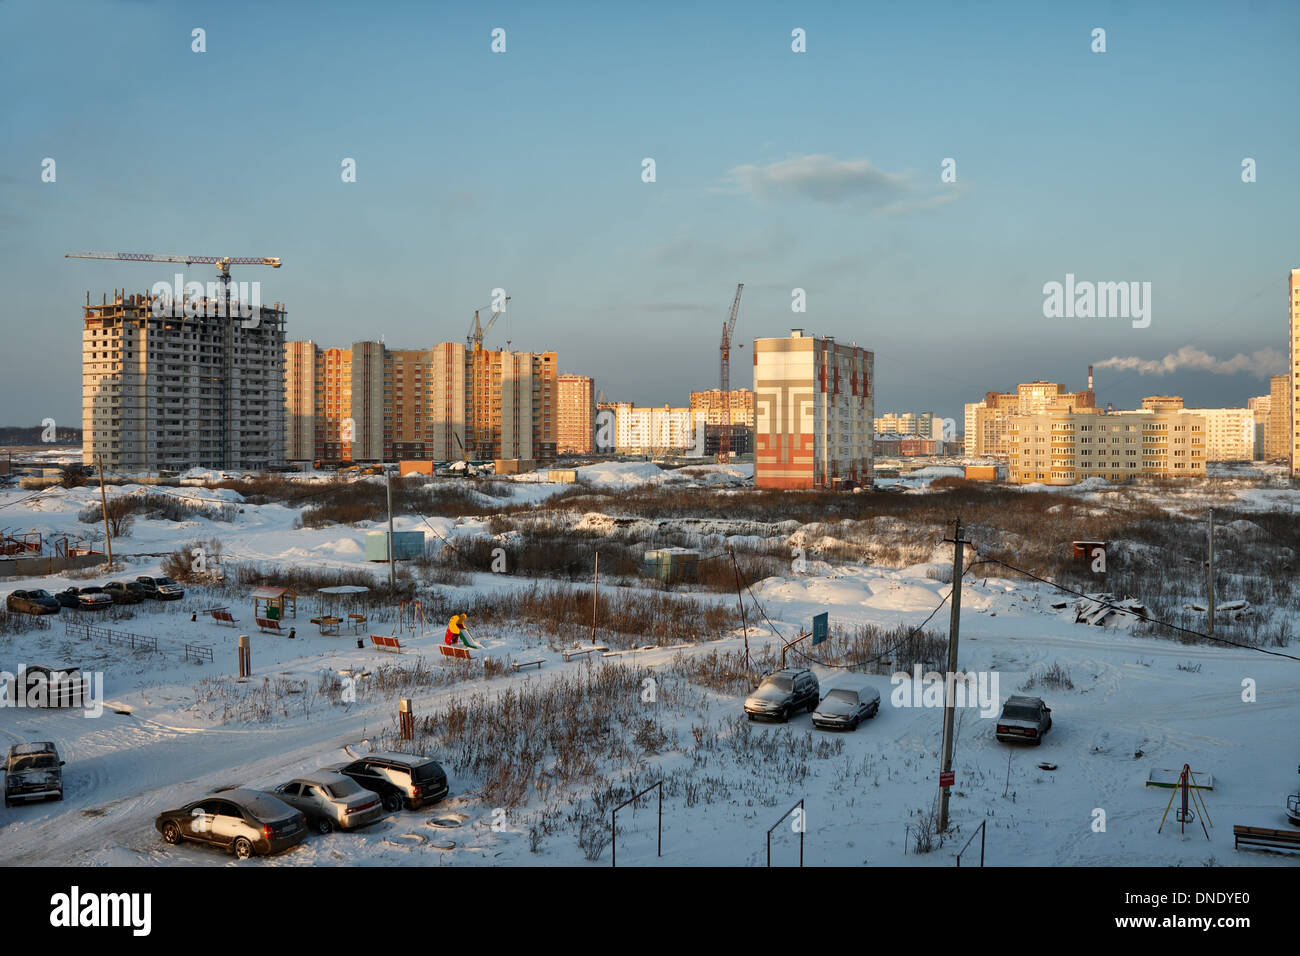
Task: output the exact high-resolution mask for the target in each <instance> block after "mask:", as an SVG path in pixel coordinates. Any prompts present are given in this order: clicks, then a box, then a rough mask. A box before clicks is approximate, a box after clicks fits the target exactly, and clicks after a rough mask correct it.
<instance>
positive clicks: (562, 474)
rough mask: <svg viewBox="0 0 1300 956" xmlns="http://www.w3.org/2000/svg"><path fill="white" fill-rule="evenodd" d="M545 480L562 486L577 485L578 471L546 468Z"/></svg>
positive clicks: (574, 469)
mask: <svg viewBox="0 0 1300 956" xmlns="http://www.w3.org/2000/svg"><path fill="white" fill-rule="evenodd" d="M546 480H547V481H551V482H555V483H557V484H564V485H572V484H577V481H578V470H577V469H576V468H548V469H547V471H546Z"/></svg>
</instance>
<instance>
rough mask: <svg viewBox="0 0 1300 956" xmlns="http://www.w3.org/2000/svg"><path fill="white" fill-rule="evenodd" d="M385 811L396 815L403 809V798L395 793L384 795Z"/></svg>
mask: <svg viewBox="0 0 1300 956" xmlns="http://www.w3.org/2000/svg"><path fill="white" fill-rule="evenodd" d="M384 809H385V810H387V811H388V812H389V813H396V812H397V811H398V810H400V809H402V798H401V797H399V796H398V795H397V794H395V793H386V794H384Z"/></svg>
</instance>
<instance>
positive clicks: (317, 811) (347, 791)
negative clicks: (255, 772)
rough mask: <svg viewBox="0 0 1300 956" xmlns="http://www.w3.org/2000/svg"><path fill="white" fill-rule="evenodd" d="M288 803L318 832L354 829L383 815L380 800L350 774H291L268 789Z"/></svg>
mask: <svg viewBox="0 0 1300 956" xmlns="http://www.w3.org/2000/svg"><path fill="white" fill-rule="evenodd" d="M271 792H272V793H273V794H275V795H276V796H277V797H279V798H280V799H281V800H283V801H284V802H285V803H287V804H289V806H291V807H294V808H295V809H297V810H301V811H302V812H303V813H304V814H305V815H306V817H307V824H308V826H313V827H315V828H316V830H317V832H319V833H329V832H330V831H331V830H355V829H356V828H357V827H364V826H366V825H367V824H370V823H374V822H375V821H376V820H378V819H379V818H380V817H382V816H383V815H384V807H383V800H382V799H381V798H380V796H379V794H377V793H375V791H373V790H367V789H366V788H365V787H363V786H361V784H359V783H357V782H356V781H355V780H353V779H352V778H351V777H347V776H344V775H343V774H341V773H335V772H333V771H328V770H318V771H317V772H316V773H309V774H306V775H305V776H302V777H294V778H293V779H292V780H290V781H289V782H288V783H282V784H280V786H278V787H276V788H275V789H274V790H272V791H271Z"/></svg>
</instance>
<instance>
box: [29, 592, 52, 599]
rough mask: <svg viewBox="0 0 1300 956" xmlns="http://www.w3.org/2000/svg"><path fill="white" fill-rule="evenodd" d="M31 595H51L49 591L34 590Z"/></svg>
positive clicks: (40, 596)
mask: <svg viewBox="0 0 1300 956" xmlns="http://www.w3.org/2000/svg"><path fill="white" fill-rule="evenodd" d="M30 595H31V596H32V597H34V598H47V597H49V596H50V592H49V591H32V592H30Z"/></svg>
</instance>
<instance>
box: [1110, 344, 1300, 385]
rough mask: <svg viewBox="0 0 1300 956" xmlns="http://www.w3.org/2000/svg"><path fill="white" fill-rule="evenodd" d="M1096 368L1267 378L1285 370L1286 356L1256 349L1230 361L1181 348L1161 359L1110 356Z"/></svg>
mask: <svg viewBox="0 0 1300 956" xmlns="http://www.w3.org/2000/svg"><path fill="white" fill-rule="evenodd" d="M1093 364H1094V365H1095V366H1096V367H1097V368H1099V369H1101V368H1117V369H1120V370H1121V371H1126V372H1137V373H1138V374H1139V375H1168V374H1169V373H1170V372H1177V371H1181V370H1183V369H1191V370H1194V371H1199V372H1213V373H1214V374H1215V375H1237V374H1239V373H1241V372H1248V373H1249V374H1251V375H1254V376H1255V377H1256V378H1268V377H1269V376H1270V375H1279V374H1281V373H1282V372H1284V371H1286V356H1284V355H1283V354H1282V353H1281V352H1279V351H1278V350H1277V349H1260V350H1258V351H1256V352H1251V353H1250V354H1249V355H1243V354H1242V353H1240V352H1238V353H1237V354H1236V355H1234V356H1233V357H1232V358H1230V359H1220V358H1215V357H1214V356H1213V355H1211V354H1210V353H1209V352H1205V351H1203V350H1201V349H1198V348H1194V347H1192V346H1190V345H1184V346H1183V347H1182V348H1180V349H1179V350H1178V351H1177V352H1170V353H1169V354H1168V355H1166V356H1165V357H1164V358H1162V359H1144V358H1138V357H1137V356H1136V355H1130V356H1126V357H1121V356H1118V355H1116V356H1114V357H1112V358H1108V359H1106V360H1105V361H1104V362H1094V363H1093Z"/></svg>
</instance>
